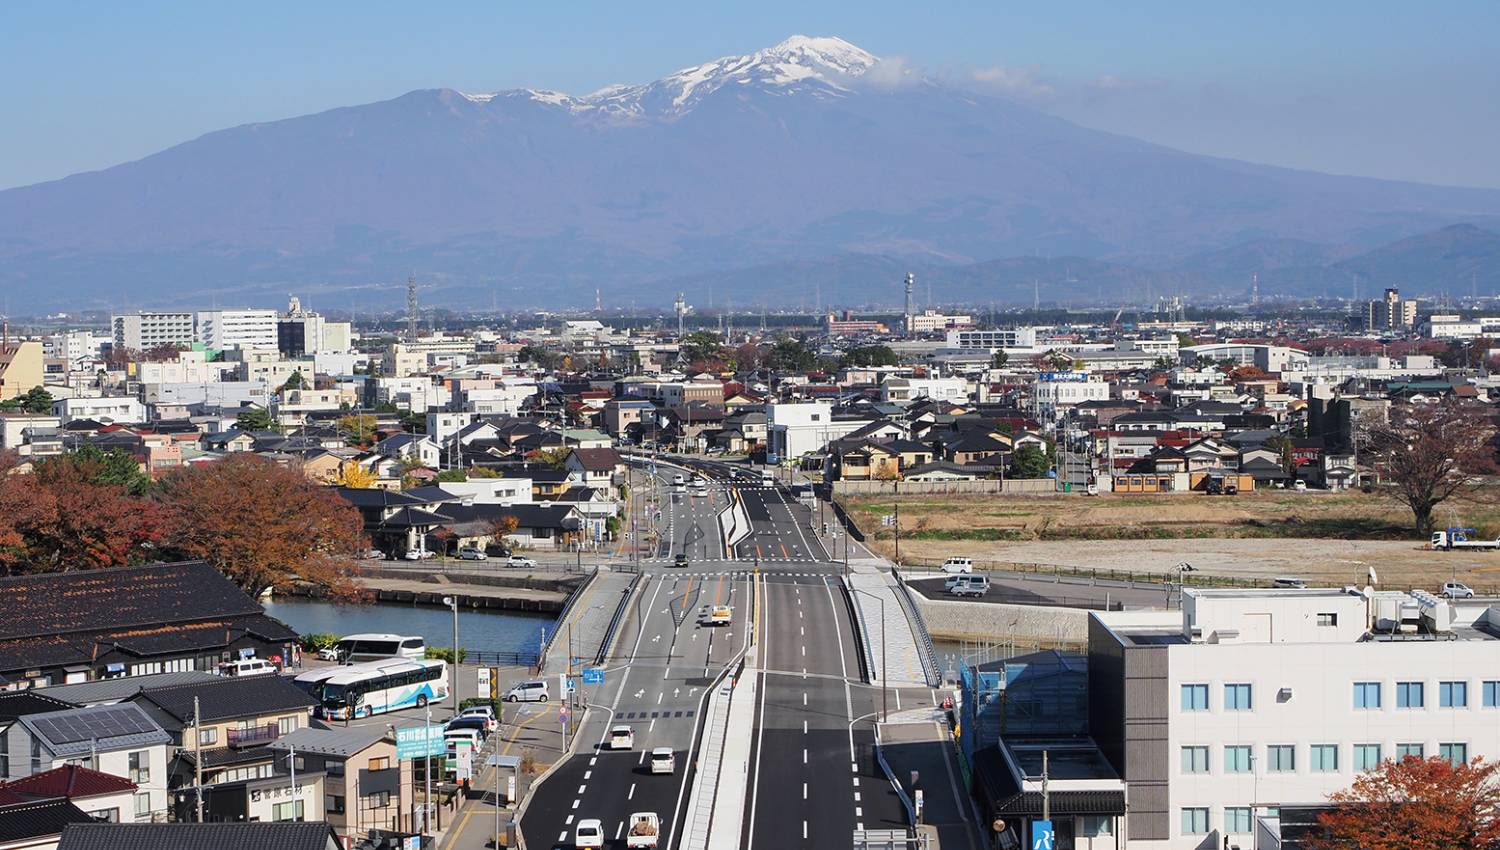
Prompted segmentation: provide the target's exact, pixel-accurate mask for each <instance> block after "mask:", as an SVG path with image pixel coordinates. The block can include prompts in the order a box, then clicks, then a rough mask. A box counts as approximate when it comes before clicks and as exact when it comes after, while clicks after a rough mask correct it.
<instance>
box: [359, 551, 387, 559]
mask: <svg viewBox="0 0 1500 850" xmlns="http://www.w3.org/2000/svg"><path fill="white" fill-rule="evenodd" d="M359 556H360V557H361V558H364V559H365V560H367V561H378V560H382V559H384V558H385V553H384V552H382V551H380V550H379V549H366V550H365V551H363V552H360V553H359Z"/></svg>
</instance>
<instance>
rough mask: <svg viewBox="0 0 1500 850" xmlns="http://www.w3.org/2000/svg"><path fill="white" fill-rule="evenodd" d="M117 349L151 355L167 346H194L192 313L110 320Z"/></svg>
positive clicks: (149, 315) (124, 316) (147, 314)
mask: <svg viewBox="0 0 1500 850" xmlns="http://www.w3.org/2000/svg"><path fill="white" fill-rule="evenodd" d="M110 330H111V335H112V336H113V338H114V339H113V342H114V347H115V348H117V349H121V348H124V349H130V350H132V351H150V350H151V349H153V348H160V347H161V346H163V345H181V346H189V345H192V344H193V340H194V338H195V337H194V333H193V314H192V313H130V314H126V315H123V316H112V317H111V318H110Z"/></svg>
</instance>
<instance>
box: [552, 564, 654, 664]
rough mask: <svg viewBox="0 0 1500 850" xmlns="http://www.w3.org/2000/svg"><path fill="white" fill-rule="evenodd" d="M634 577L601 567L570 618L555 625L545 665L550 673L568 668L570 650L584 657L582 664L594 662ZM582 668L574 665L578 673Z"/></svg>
mask: <svg viewBox="0 0 1500 850" xmlns="http://www.w3.org/2000/svg"><path fill="white" fill-rule="evenodd" d="M634 579H635V573H617V572H613V571H606V570H600V571H599V575H598V576H596V577H595V578H594V580H593V581H591V582H589V585H588V587H585V588H584V589H583V595H582V596H580V597H579V598H578V601H577V602H575V603H574V604H573V608H572V610H571V611H570V612H569V613H568V621H567V622H562V621H559V622H558V623H557V624H556V625H555V626H553V628H554V629H556V632H555V636H553V637H551V644H550V645H549V646H548V647H547V656H546V658H545V659H544V661H545V665H544V666H543V668H542V669H543V671H544V672H545V673H546V674H547V675H549V676H555V675H557V674H559V673H566V672H567V671H568V669H569V666H568V660H569V659H568V655H569V650H570V649H571V651H572V656H573V657H574V658H578V659H581V661H580V664H581V665H584V666H589V665H592V664H593V663H594V658H595V657H596V656H597V655H598V654H599V648H600V647H601V646H602V645H603V643H604V638H605V634H606V632H608V630H609V624H610V621H611V620H613V619H614V616H615V609H616V608H617V607H618V606H619V604H620V598H621V596H622V595H623V594H624V593H625V591H626V590H627V589H628V588H629V587H630V583H631V581H632V580H634ZM570 644H571V646H570ZM578 667H579V665H574V667H573V669H574V671H575V672H577V669H578Z"/></svg>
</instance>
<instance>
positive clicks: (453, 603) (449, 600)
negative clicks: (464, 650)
mask: <svg viewBox="0 0 1500 850" xmlns="http://www.w3.org/2000/svg"><path fill="white" fill-rule="evenodd" d="M443 604H444V605H447V606H448V607H450V608H452V609H453V688H452V691H451V693H452V695H453V716H454V717H457V716H458V681H459V678H460V676H459V674H458V597H457V596H444V597H443Z"/></svg>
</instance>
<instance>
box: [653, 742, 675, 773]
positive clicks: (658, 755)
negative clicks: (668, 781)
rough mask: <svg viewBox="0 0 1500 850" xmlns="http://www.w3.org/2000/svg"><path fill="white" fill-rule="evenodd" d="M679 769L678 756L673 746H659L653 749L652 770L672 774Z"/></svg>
mask: <svg viewBox="0 0 1500 850" xmlns="http://www.w3.org/2000/svg"><path fill="white" fill-rule="evenodd" d="M676 769H677V757H676V756H675V755H673V754H672V748H671V747H657V748H656V749H654V750H652V751H651V772H652V773H665V774H668V775H670V774H671V773H672V772H673V771H675V770H676Z"/></svg>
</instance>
